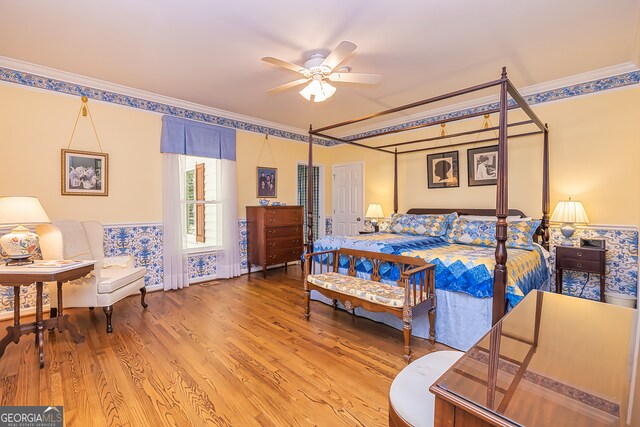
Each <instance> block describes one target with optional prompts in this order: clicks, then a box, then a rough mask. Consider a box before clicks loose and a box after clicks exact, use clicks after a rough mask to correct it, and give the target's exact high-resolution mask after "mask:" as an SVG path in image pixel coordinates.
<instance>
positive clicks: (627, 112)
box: [0, 84, 640, 226]
mask: <svg viewBox="0 0 640 427" xmlns="http://www.w3.org/2000/svg"><path fill="white" fill-rule="evenodd" d="M0 99H2V102H1V103H0V158H1V159H2V170H3V172H4V173H3V179H2V180H0V195H21V194H24V195H35V196H38V197H40V199H41V201H42V203H43V205H44V207H45V209H46V210H47V212H48V213H49V215H50V216H51V217H52V218H53V219H61V218H78V219H96V220H99V221H102V222H104V223H117V222H156V221H161V219H162V188H161V177H162V157H161V155H160V152H159V141H160V130H161V121H160V117H161V116H160V115H159V114H155V113H150V112H145V111H142V110H137V109H132V108H127V107H122V106H117V105H114V104H109V103H101V102H97V101H90V107H91V111H92V112H93V116H94V120H95V123H96V126H97V129H98V132H99V136H100V139H101V142H102V144H103V147H104V150H105V151H106V152H108V153H109V159H110V176H109V178H110V184H109V197H75V196H61V195H60V149H61V148H65V147H66V146H67V143H68V141H69V136H70V134H71V130H72V128H73V122H74V120H75V117H76V114H77V111H78V109H79V107H80V100H79V98H78V97H73V96H67V95H61V94H57V93H53V92H47V91H41V90H34V89H28V88H25V87H22V86H17V85H13V84H0ZM639 106H640V88H638V87H637V86H635V87H632V88H628V89H620V90H611V91H606V92H602V93H599V94H593V95H588V96H581V97H576V98H570V99H567V100H563V101H558V102H554V103H547V104H541V105H537V106H535V107H534V109H535V110H536V112H537V113H538V114H539V115H540V117H541V118H542V119H543V120H544V121H546V122H548V123H549V125H550V128H551V199H552V207H553V206H555V203H556V202H557V201H558V200H560V199H564V198H566V197H569V196H572V197H573V198H574V199H580V200H582V201H583V202H584V205H585V208H586V209H587V213H588V214H589V217H590V219H591V221H592V222H593V223H597V224H620V225H633V226H638V225H640V168H639V167H638V163H639V161H640V120H638V107H639ZM518 117H521V116H518V113H513V118H514V119H516V120H517V119H518ZM492 119H493V121H494V123H495V121H496V120H497V119H496V118H495V117H494V118H492ZM480 122H481V119H475V120H471V121H467V122H464V123H459V124H455V125H454V124H450V125H449V126H448V127H449V132H450V133H453V132H456V131H460V130H467V129H473V128H478V127H479V126H480ZM437 132H438V129H429V130H426V131H422V132H421V133H420V135H429V136H433V135H436V134H437ZM237 135H238V137H237V141H238V143H237V162H238V163H237V166H238V189H239V194H238V208H239V215H240V217H244V216H245V210H244V207H245V206H246V205H254V204H256V203H257V197H256V182H255V168H256V166H257V165H258V158H259V157H260V165H261V166H273V165H274V164H273V163H274V162H273V161H272V160H271V156H270V155H269V152H268V149H267V148H266V147H265V149H264V151H263V152H262V155H261V156H260V150H261V149H262V146H263V142H264V136H263V135H260V134H256V133H251V132H245V131H240V130H239V131H238V134H237ZM397 138H400V136H393V137H388V138H387V140H397ZM402 138H407V136H402ZM539 141H540V138H539V137H532V138H527V139H524V138H523V139H519V140H514V141H513V142H511V143H510V150H509V156H510V161H509V168H510V170H509V172H510V173H509V179H510V192H509V194H510V201H511V202H510V205H511V207H513V208H518V209H521V210H523V211H525V212H526V213H528V214H530V215H532V216H539V215H540V198H541V190H540V188H541V167H540V165H541V159H542V152H541V144H540V143H539ZM444 143H446V142H441V143H440V144H441V145H442V144H444ZM269 144H270V146H271V149H272V151H273V155H274V158H275V166H276V167H277V168H278V174H279V179H280V183H279V186H278V198H277V200H279V201H283V202H286V203H289V204H291V203H295V202H296V183H297V163H298V162H299V161H301V162H306V159H307V145H306V144H303V143H299V142H294V141H289V140H284V139H280V138H275V137H270V138H269ZM485 145H486V144H485ZM72 148H76V149H85V150H92V151H95V150H97V144H96V142H95V138H94V137H93V135H92V133H91V128H90V125H89V123H88V120H87V119H86V118H81V120H80V123H79V125H78V130H77V132H76V137H75V138H74V142H73V145H72ZM467 148H469V147H459V148H455V149H457V150H458V151H459V152H460V153H459V154H460V178H461V186H460V187H459V188H453V189H432V190H427V188H426V153H420V154H415V155H408V156H400V161H399V183H400V211H405V210H406V209H408V208H410V207H416V206H419V207H487V208H491V207H494V206H495V187H494V186H489V187H473V188H469V187H468V186H467V164H466V150H467ZM445 150H446V149H443V151H445ZM314 155H315V159H316V164H321V165H324V166H325V171H326V174H325V178H326V196H327V198H326V204H325V206H326V212H327V214H328V215H331V167H332V165H334V164H342V163H351V162H356V161H364V163H365V207H366V206H367V205H368V204H369V203H373V202H378V203H381V204H382V207H383V209H384V212H385V214H386V215H389V214H390V213H391V212H392V211H393V210H392V209H393V156H391V155H386V154H382V153H377V152H375V151H371V150H366V149H362V148H357V147H351V146H339V147H332V148H326V147H320V146H315V147H314Z"/></svg>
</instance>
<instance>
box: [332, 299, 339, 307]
mask: <svg viewBox="0 0 640 427" xmlns="http://www.w3.org/2000/svg"><path fill="white" fill-rule="evenodd" d="M333 309H334V310H337V309H338V300H337V299H334V300H333Z"/></svg>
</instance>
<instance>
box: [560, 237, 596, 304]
mask: <svg viewBox="0 0 640 427" xmlns="http://www.w3.org/2000/svg"><path fill="white" fill-rule="evenodd" d="M606 254H607V251H606V250H605V249H599V248H576V247H572V246H556V293H559V294H561V293H562V272H563V270H571V271H580V272H582V273H595V274H599V275H600V301H602V302H604V279H605V267H606V263H605V261H606Z"/></svg>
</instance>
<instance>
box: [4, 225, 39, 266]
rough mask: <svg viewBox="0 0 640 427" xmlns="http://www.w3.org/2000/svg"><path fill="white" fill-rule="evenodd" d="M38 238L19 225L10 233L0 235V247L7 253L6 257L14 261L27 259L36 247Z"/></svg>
mask: <svg viewBox="0 0 640 427" xmlns="http://www.w3.org/2000/svg"><path fill="white" fill-rule="evenodd" d="M39 241H40V238H39V237H38V235H37V234H36V233H32V232H30V231H29V229H28V228H26V227H24V226H22V225H19V226H17V227H16V228H14V229H13V230H11V233H8V234H5V235H4V236H2V237H0V247H2V250H4V252H5V253H6V254H7V258H9V259H12V260H15V261H16V262H20V261H24V260H28V259H29V258H31V255H33V252H34V251H35V250H36V248H37V247H38V242H39Z"/></svg>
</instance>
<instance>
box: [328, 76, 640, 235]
mask: <svg viewBox="0 0 640 427" xmlns="http://www.w3.org/2000/svg"><path fill="white" fill-rule="evenodd" d="M639 108H640V88H639V87H638V86H634V87H632V88H627V89H618V90H610V91H605V92H601V93H598V94H593V95H587V96H580V97H574V98H569V99H566V100H562V101H557V102H553V103H546V104H540V105H536V106H534V110H535V111H536V113H537V114H538V115H539V116H540V117H541V119H542V120H543V121H545V122H547V123H549V127H550V175H551V209H552V210H553V208H554V207H555V204H556V202H557V201H558V200H562V199H566V198H568V197H572V198H573V199H574V200H581V201H582V202H583V203H584V206H585V209H586V210H587V214H588V215H589V219H590V220H591V222H592V223H593V224H616V225H630V226H638V225H640V186H639V183H640V167H639V162H640V116H638V114H639V113H638V112H639ZM509 114H510V116H511V119H512V120H514V121H518V120H522V119H524V116H523V114H522V113H521V112H515V111H513V112H510V113H509ZM492 122H493V124H494V125H496V124H497V117H492ZM481 123H482V118H477V119H472V120H469V121H466V122H461V123H455V124H454V123H451V124H449V125H447V128H448V132H449V133H455V132H460V131H465V130H470V129H478V128H480V126H481ZM530 130H535V129H534V128H533V127H530V126H529V127H522V128H520V129H518V130H516V129H513V130H511V131H510V132H511V133H512V134H515V133H516V132H525V131H530ZM438 132H439V129H436V127H434V128H431V129H429V130H427V131H421V132H416V133H414V135H409V134H404V135H400V134H398V135H394V136H392V137H386V139H385V140H384V142H390V141H406V140H409V139H413V138H417V137H425V136H436V135H438ZM489 135H491V133H485V134H483V136H482V137H480V139H482V138H487V137H489ZM471 138H472V139H473V138H475V137H474V136H472V137H471ZM459 141H462V140H459ZM381 143H382V142H380V143H378V144H381ZM447 143H450V142H448V140H443V141H439V145H441V146H442V145H445V144H447ZM432 144H433V143H432ZM493 144H496V143H495V142H493V143H485V144H478V145H477V146H483V145H493ZM423 146H424V145H423ZM472 147H473V146H461V147H453V148H451V149H447V148H443V149H440V150H436V151H434V152H442V151H451V150H455V151H458V152H459V160H460V187H458V188H446V189H427V184H426V156H427V154H428V153H426V152H423V153H417V154H408V155H404V156H399V162H398V163H399V167H398V169H399V188H400V190H399V199H400V200H399V202H400V203H399V208H400V209H399V210H400V212H404V211H406V210H407V209H409V208H411V207H467V208H470V207H474V208H494V207H495V198H496V187H495V186H485V187H468V184H467V149H468V148H472ZM338 153H340V155H338ZM333 158H338V159H339V160H336V161H340V162H342V161H344V162H347V161H351V160H354V159H359V160H364V161H365V177H366V178H365V179H366V181H367V182H366V194H365V203H370V202H372V201H376V200H377V201H380V202H381V203H382V205H383V208H384V211H385V214H387V215H388V213H387V212H392V210H391V209H390V208H391V207H392V203H393V156H391V155H389V156H388V158H387V155H385V154H378V153H376V152H373V151H370V150H366V149H361V148H352V147H346V148H339V149H336V155H335V156H333ZM541 188H542V136H532V137H526V138H518V139H513V140H512V141H511V142H510V143H509V200H510V203H509V205H510V207H512V208H516V209H520V210H522V211H524V212H525V213H527V214H528V215H531V216H535V217H539V216H540V215H541V197H542V190H541Z"/></svg>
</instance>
